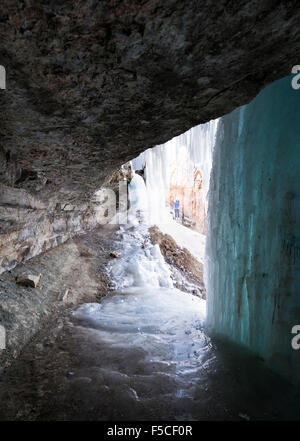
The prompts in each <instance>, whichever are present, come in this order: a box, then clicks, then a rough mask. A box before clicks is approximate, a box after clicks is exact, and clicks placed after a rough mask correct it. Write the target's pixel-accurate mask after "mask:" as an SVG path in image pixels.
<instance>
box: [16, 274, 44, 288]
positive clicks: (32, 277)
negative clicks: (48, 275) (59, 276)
mask: <svg viewBox="0 0 300 441" xmlns="http://www.w3.org/2000/svg"><path fill="white" fill-rule="evenodd" d="M41 277H42V275H41V274H39V275H38V276H37V275H36V274H19V275H18V276H17V278H16V282H17V283H18V284H19V285H24V286H31V287H32V288H37V286H38V284H39V283H40V280H41Z"/></svg>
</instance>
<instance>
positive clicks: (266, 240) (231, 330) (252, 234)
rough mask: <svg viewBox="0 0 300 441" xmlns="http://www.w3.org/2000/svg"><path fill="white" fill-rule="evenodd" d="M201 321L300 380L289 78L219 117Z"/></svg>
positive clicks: (298, 110) (296, 126) (294, 98)
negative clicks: (296, 345)
mask: <svg viewBox="0 0 300 441" xmlns="http://www.w3.org/2000/svg"><path fill="white" fill-rule="evenodd" d="M206 284H207V290H208V296H207V297H208V305H207V313H208V324H209V325H211V326H212V328H213V329H214V331H215V332H216V333H218V334H222V335H224V336H226V337H229V338H230V339H231V340H233V341H235V342H238V343H241V344H244V345H246V346H247V347H249V348H250V349H252V350H254V351H255V352H256V353H257V354H259V355H260V356H262V357H263V358H264V359H265V360H266V362H267V363H269V364H270V365H271V366H272V367H273V368H274V369H276V370H277V371H280V372H281V373H283V374H285V375H286V376H288V377H289V378H290V379H291V380H295V381H299V380H300V350H298V351H297V350H293V349H292V346H291V339H292V337H293V335H292V334H291V329H292V327H293V326H294V325H296V324H299V325H300V90H294V89H293V88H292V87H291V77H287V78H284V79H282V80H279V81H277V82H275V83H273V84H271V85H270V86H268V87H266V88H265V89H264V90H263V91H262V92H261V93H260V94H259V95H258V96H257V97H256V98H255V99H254V100H253V101H252V102H251V103H250V104H248V105H246V106H243V107H240V108H238V109H236V110H235V111H234V112H232V113H230V114H229V115H226V116H225V117H223V118H222V120H221V121H220V124H219V128H218V134H217V141H216V145H215V150H214V157H213V168H212V174H211V181H210V194H209V214H208V237H207V265H206Z"/></svg>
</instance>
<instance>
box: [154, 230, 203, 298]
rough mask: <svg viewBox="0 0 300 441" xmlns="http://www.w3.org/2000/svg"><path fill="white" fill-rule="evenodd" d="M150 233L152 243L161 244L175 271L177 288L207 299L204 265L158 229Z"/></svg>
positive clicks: (167, 259)
mask: <svg viewBox="0 0 300 441" xmlns="http://www.w3.org/2000/svg"><path fill="white" fill-rule="evenodd" d="M149 233H150V240H151V242H152V243H153V244H159V248H160V251H161V253H162V255H163V256H164V259H165V261H166V262H167V263H168V264H169V265H170V266H171V268H172V270H173V277H174V279H175V286H176V288H178V289H181V290H182V291H186V292H190V293H191V294H194V295H197V296H200V297H202V298H203V299H205V298H206V290H205V286H204V280H203V264H202V263H201V262H199V261H198V260H197V259H196V258H195V257H194V256H192V254H191V253H190V252H189V251H188V250H187V249H186V248H180V247H179V246H178V245H177V243H176V242H175V240H174V239H173V238H172V237H171V236H169V235H168V234H163V233H162V232H161V231H160V230H159V228H158V227H156V226H154V227H151V228H149ZM186 282H187V283H186Z"/></svg>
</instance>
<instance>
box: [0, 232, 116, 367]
mask: <svg viewBox="0 0 300 441" xmlns="http://www.w3.org/2000/svg"><path fill="white" fill-rule="evenodd" d="M108 228H109V227H108V226H107V227H101V228H97V229H94V230H92V231H90V232H87V233H84V234H81V235H79V236H77V237H76V238H73V239H70V240H68V241H67V242H66V243H64V244H63V245H60V246H58V247H56V248H54V249H52V250H49V251H48V252H47V253H44V254H42V255H40V256H37V257H34V258H33V259H31V260H30V261H28V262H23V263H21V264H20V265H18V267H17V268H15V269H13V270H12V271H6V272H5V273H4V274H1V277H0V293H1V303H0V324H1V326H3V327H4V328H5V330H6V349H5V350H4V351H0V374H1V372H2V369H3V368H5V367H6V366H8V365H9V364H10V363H11V361H12V359H13V358H16V357H17V356H18V355H19V353H20V351H21V350H22V348H23V347H24V345H26V344H27V343H28V342H29V341H30V340H31V339H32V337H33V336H34V334H35V333H36V332H37V331H38V330H39V329H40V328H41V326H44V325H45V323H47V322H48V321H49V320H50V319H53V318H55V317H56V316H57V315H58V314H60V315H61V313H62V310H64V309H66V308H67V307H71V306H72V305H73V306H75V305H78V304H79V303H83V302H94V301H98V300H99V299H100V297H101V296H103V295H105V294H106V292H107V290H108V289H109V281H108V279H107V277H106V275H105V272H104V266H105V265H106V263H107V253H108V250H109V249H110V246H111V234H112V233H113V228H114V227H110V229H108ZM39 273H42V278H41V281H40V283H39V285H38V287H37V288H36V289H32V288H31V287H26V286H23V285H19V284H16V278H18V277H20V276H21V275H23V274H27V275H29V274H39Z"/></svg>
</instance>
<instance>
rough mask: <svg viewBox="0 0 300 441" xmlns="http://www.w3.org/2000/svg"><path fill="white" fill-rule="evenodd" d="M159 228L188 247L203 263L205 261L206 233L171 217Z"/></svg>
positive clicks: (181, 245) (181, 244) (180, 244)
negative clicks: (192, 228)
mask: <svg viewBox="0 0 300 441" xmlns="http://www.w3.org/2000/svg"><path fill="white" fill-rule="evenodd" d="M158 228H159V229H160V231H161V232H162V233H164V234H169V235H170V236H172V237H173V239H174V240H175V242H176V243H177V244H178V245H179V246H180V247H182V248H187V249H188V250H189V252H190V253H191V254H192V255H193V256H194V257H195V258H196V259H198V260H199V261H200V262H201V263H204V255H205V235H204V234H201V233H198V232H197V231H195V230H191V229H190V228H187V227H185V226H184V225H182V224H180V223H178V222H176V221H174V220H173V219H170V222H168V223H161V224H159V225H158Z"/></svg>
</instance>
